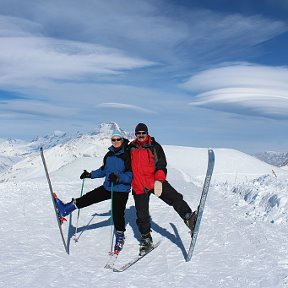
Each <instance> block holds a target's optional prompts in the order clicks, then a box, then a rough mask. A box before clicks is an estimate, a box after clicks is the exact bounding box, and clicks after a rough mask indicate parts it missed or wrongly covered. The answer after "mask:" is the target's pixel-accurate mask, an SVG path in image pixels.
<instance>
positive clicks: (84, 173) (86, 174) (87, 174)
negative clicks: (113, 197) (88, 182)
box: [80, 170, 91, 179]
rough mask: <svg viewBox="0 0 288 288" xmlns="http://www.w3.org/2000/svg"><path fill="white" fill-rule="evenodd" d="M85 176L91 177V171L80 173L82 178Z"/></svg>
mask: <svg viewBox="0 0 288 288" xmlns="http://www.w3.org/2000/svg"><path fill="white" fill-rule="evenodd" d="M84 178H91V173H90V172H88V171H87V170H84V172H83V173H82V174H81V175H80V179H84Z"/></svg>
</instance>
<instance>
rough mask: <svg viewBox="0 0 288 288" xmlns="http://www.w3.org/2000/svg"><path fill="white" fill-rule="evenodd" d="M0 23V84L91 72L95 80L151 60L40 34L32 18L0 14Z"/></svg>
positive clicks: (22, 83) (69, 77)
mask: <svg viewBox="0 0 288 288" xmlns="http://www.w3.org/2000/svg"><path fill="white" fill-rule="evenodd" d="M0 23H2V24H3V26H2V27H1V28H0V41H1V45H0V83H1V85H5V86H10V87H11V86H12V87H19V86H20V87H21V86H22V87H23V86H24V87H29V86H34V85H35V84H36V83H38V85H39V84H40V83H41V81H49V80H56V81H59V80H70V81H75V80H76V81H79V80H83V79H85V77H87V76H88V77H89V76H91V75H93V76H94V77H93V80H95V79H97V78H99V77H101V76H103V75H104V76H105V75H110V76H111V75H117V74H120V73H122V72H123V71H125V70H130V69H136V68H142V67H147V66H150V65H153V64H154V63H152V62H151V61H147V60H145V59H142V58H140V57H133V56H128V55H127V54H126V53H125V52H123V51H120V50H119V49H115V48H109V47H105V46H103V45H97V44H91V43H87V42H80V41H70V40H64V39H57V38H51V37H44V36H43V35H41V33H40V32H39V31H40V30H41V29H40V28H39V26H40V25H38V24H36V23H33V22H32V21H26V20H23V19H17V18H15V17H2V16H0ZM4 24H5V25H4ZM22 24H23V25H22Z"/></svg>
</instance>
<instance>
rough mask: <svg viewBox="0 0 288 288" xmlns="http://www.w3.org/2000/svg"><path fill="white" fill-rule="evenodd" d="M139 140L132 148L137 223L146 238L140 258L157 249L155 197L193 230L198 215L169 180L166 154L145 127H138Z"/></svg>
mask: <svg viewBox="0 0 288 288" xmlns="http://www.w3.org/2000/svg"><path fill="white" fill-rule="evenodd" d="M135 136H136V139H135V140H133V141H132V142H131V143H130V144H129V147H130V152H131V168H132V174H133V178H132V192H133V197H134V201H135V208H136V214H137V220H136V222H137V225H138V229H139V231H140V233H141V235H142V237H141V241H140V252H139V254H140V255H143V254H145V253H146V252H148V251H149V250H151V249H152V247H153V240H152V237H151V234H150V232H151V223H150V214H149V198H150V194H151V193H154V194H155V195H156V196H158V197H159V198H160V199H161V200H163V201H164V202H165V203H166V204H168V205H169V206H172V207H173V208H174V209H175V211H176V212H177V213H178V214H179V215H180V217H181V218H182V219H183V220H184V222H185V224H186V225H187V226H188V227H189V229H191V230H193V228H194V225H195V220H196V212H193V213H192V210H191V208H190V207H189V206H188V204H187V203H186V202H185V201H184V200H183V196H182V194H180V193H178V192H177V191H176V190H175V189H174V188H173V187H172V186H171V185H170V184H169V183H168V181H167V180H166V174H167V169H166V166H167V162H166V156H165V153H164V150H163V148H162V147H161V145H160V144H159V143H157V142H156V141H155V139H154V138H153V137H151V136H150V135H149V134H148V128H147V126H146V125H145V124H144V123H139V124H138V125H137V126H136V128H135Z"/></svg>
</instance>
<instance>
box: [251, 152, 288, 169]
mask: <svg viewBox="0 0 288 288" xmlns="http://www.w3.org/2000/svg"><path fill="white" fill-rule="evenodd" d="M254 156H255V157H256V158H258V159H260V160H262V161H264V162H266V163H268V164H271V165H274V166H277V167H284V166H287V167H288V152H275V151H266V152H262V153H256V154H254Z"/></svg>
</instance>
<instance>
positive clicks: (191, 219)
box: [184, 210, 198, 233]
mask: <svg viewBox="0 0 288 288" xmlns="http://www.w3.org/2000/svg"><path fill="white" fill-rule="evenodd" d="M197 211H198V210H196V211H194V212H193V213H187V214H186V215H185V217H184V223H185V224H186V225H187V227H188V228H189V229H190V230H191V233H193V230H194V227H195V224H196V220H197Z"/></svg>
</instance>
